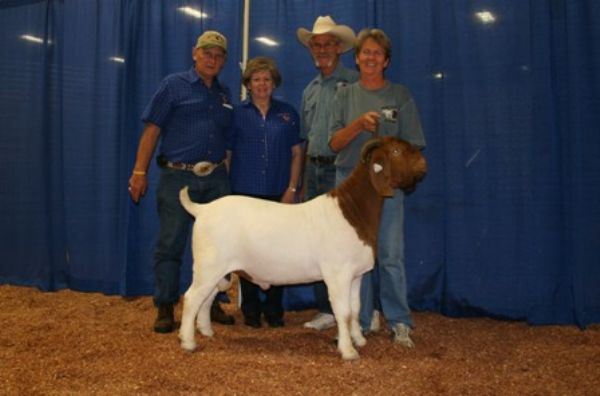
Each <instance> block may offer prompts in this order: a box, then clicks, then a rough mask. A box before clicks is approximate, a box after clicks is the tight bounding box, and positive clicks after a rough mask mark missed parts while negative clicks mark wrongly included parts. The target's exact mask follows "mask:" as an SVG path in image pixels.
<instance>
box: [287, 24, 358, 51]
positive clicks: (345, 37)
mask: <svg viewBox="0 0 600 396" xmlns="http://www.w3.org/2000/svg"><path fill="white" fill-rule="evenodd" d="M327 33H329V34H333V35H334V36H335V37H337V38H339V39H340V41H341V42H342V52H346V51H348V50H349V49H350V48H352V47H353V46H354V40H355V36H354V30H352V29H350V28H349V27H348V26H346V25H336V24H335V22H334V20H333V19H332V18H331V17H330V16H329V15H327V16H320V17H318V18H317V20H316V21H315V24H314V25H313V30H312V32H311V31H309V30H307V29H304V28H299V29H298V30H297V31H296V36H298V40H300V42H301V43H302V44H304V45H305V46H306V47H308V45H309V43H310V39H311V38H312V36H315V35H317V34H327Z"/></svg>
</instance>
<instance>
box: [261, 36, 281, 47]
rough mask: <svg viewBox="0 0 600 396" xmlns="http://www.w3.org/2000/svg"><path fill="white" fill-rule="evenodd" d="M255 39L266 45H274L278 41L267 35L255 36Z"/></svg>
mask: <svg viewBox="0 0 600 396" xmlns="http://www.w3.org/2000/svg"><path fill="white" fill-rule="evenodd" d="M256 41H259V42H261V43H263V44H265V45H268V46H269V47H275V46H277V45H279V43H278V42H277V41H275V40H272V39H270V38H268V37H257V38H256Z"/></svg>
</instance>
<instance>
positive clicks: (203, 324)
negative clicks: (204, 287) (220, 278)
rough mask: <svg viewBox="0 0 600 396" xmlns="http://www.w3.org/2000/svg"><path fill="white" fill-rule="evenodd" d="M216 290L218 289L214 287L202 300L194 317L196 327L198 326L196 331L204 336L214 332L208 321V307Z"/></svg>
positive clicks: (210, 335)
mask: <svg viewBox="0 0 600 396" xmlns="http://www.w3.org/2000/svg"><path fill="white" fill-rule="evenodd" d="M218 291H219V290H218V289H217V288H216V287H215V288H214V289H213V291H212V292H211V293H210V295H209V296H208V298H206V299H205V300H204V302H203V303H202V305H201V306H200V310H199V311H198V316H197V318H196V327H197V328H198V331H200V333H201V334H202V335H203V336H206V337H212V336H213V335H214V334H215V332H214V331H213V329H212V325H211V323H210V307H211V305H212V302H213V300H214V299H215V296H216V295H217V292H218Z"/></svg>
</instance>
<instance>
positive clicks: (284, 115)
mask: <svg viewBox="0 0 600 396" xmlns="http://www.w3.org/2000/svg"><path fill="white" fill-rule="evenodd" d="M279 117H281V118H282V119H283V121H285V122H290V120H291V119H292V116H291V115H290V113H279Z"/></svg>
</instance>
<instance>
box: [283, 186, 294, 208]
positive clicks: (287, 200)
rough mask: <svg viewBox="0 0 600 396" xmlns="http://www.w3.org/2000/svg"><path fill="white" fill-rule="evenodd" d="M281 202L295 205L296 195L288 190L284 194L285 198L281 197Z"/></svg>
mask: <svg viewBox="0 0 600 396" xmlns="http://www.w3.org/2000/svg"><path fill="white" fill-rule="evenodd" d="M281 202H282V203H289V204H292V203H295V202H296V193H295V192H294V191H292V190H290V189H289V188H288V189H287V190H285V192H284V193H283V196H282V197H281Z"/></svg>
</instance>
